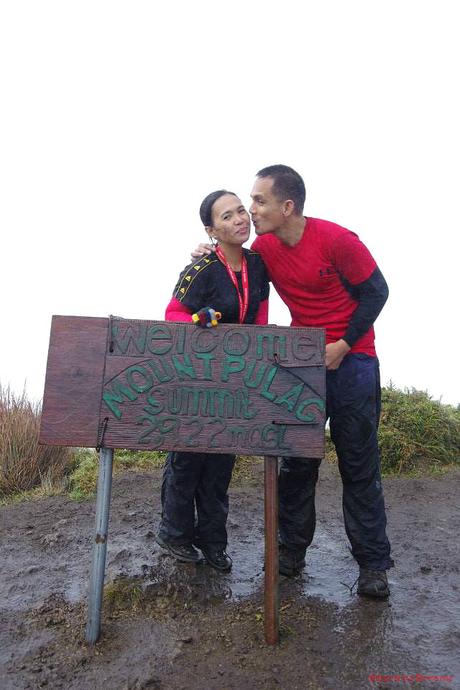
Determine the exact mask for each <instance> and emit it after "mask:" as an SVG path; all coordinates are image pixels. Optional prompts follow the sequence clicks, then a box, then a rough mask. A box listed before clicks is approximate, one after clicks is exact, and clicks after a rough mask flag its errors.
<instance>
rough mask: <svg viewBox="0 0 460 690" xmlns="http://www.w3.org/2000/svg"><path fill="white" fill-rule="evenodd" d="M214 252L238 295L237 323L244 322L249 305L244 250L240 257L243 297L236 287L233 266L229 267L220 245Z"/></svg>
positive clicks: (236, 281) (236, 280) (236, 282)
mask: <svg viewBox="0 0 460 690" xmlns="http://www.w3.org/2000/svg"><path fill="white" fill-rule="evenodd" d="M216 254H217V256H218V257H219V259H220V260H221V261H222V263H223V264H224V266H225V268H226V269H227V273H228V275H229V276H230V280H231V281H232V283H233V285H234V286H235V288H236V294H237V295H238V303H239V305H240V319H239V323H244V320H245V318H246V314H247V311H248V305H249V282H248V265H247V262H246V257H245V255H244V252H243V256H242V257H241V282H242V284H243V297H241V293H240V289H239V287H238V279H237V277H236V275H235V271H234V270H233V268H231V267H230V264H229V263H228V261H227V259H226V258H225V256H224V253H223V251H222V249H221V248H220V247H216Z"/></svg>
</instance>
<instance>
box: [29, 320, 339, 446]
mask: <svg viewBox="0 0 460 690" xmlns="http://www.w3.org/2000/svg"><path fill="white" fill-rule="evenodd" d="M324 421H325V369H324V331H323V330H322V329H309V328H285V327H278V326H246V325H239V324H220V325H219V326H218V327H217V328H212V329H201V328H198V327H197V326H194V325H192V324H184V323H172V322H165V321H139V320H130V319H117V318H115V317H111V318H110V319H95V318H89V317H71V316H69V317H67V316H55V317H53V322H52V328H51V338H50V350H49V358H48V367H47V376H46V384H45V395H44V404H43V415H42V428H41V436H40V441H41V442H42V443H46V444H50V445H54V444H59V445H78V446H88V447H95V446H97V445H104V447H106V448H130V449H136V450H139V449H162V450H185V451H191V452H213V453H235V452H238V453H245V454H250V455H292V456H302V455H303V456H308V457H323V455H324ZM101 430H103V434H104V435H103V439H102V438H101ZM102 441H103V443H102Z"/></svg>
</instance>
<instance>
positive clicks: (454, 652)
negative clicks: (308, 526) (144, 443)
mask: <svg viewBox="0 0 460 690" xmlns="http://www.w3.org/2000/svg"><path fill="white" fill-rule="evenodd" d="M159 479H160V473H159V472H158V473H155V474H125V475H123V476H118V477H116V478H115V479H114V486H113V497H112V510H111V520H110V528H109V542H108V556H107V574H106V584H107V583H110V582H113V581H115V583H116V585H115V586H112V587H110V588H109V589H110V590H111V591H112V597H109V598H108V599H106V601H105V603H104V611H103V633H102V636H101V640H100V641H99V643H98V644H97V645H96V646H95V647H94V648H92V649H91V648H88V647H87V645H86V644H85V642H84V629H85V617H86V601H85V599H86V591H87V585H88V579H89V567H90V561H91V544H92V538H93V524H94V509H95V507H94V501H89V502H86V503H80V504H77V503H74V502H72V501H70V500H68V499H66V498H64V497H57V498H49V499H45V500H42V501H39V502H34V503H25V504H22V505H17V506H11V507H7V508H3V509H1V517H0V519H1V522H0V526H1V536H0V549H1V551H0V553H1V564H0V688H1V690H13V689H15V690H17V689H25V688H44V687H46V688H66V689H69V690H77V689H78V690H86V689H89V688H91V689H94V688H96V689H98V688H104V689H106V688H107V690H109V689H110V690H112V689H113V690H140V689H141V688H161V689H168V690H170V689H171V690H179V689H180V688H183V689H184V690H185V689H186V688H187V689H191V690H194V689H198V688H199V689H200V690H201V689H203V688H204V689H206V690H213V689H214V688H215V689H220V690H230V689H236V688H238V689H239V690H245V689H251V688H265V689H268V690H271V689H272V688H281V689H283V690H284V689H285V688H288V689H289V690H296V689H297V688H298V689H299V690H300V689H302V690H305V689H307V688H314V689H321V690H329V689H331V690H337V689H341V690H342V689H343V690H348V689H350V690H357V689H359V688H372V687H374V688H380V689H381V688H395V687H408V686H410V684H413V685H414V687H418V688H422V687H423V688H442V689H443V690H444V689H446V688H460V653H459V649H460V626H459V621H460V600H459V595H460V589H459V587H460V577H459V541H460V538H459V534H460V510H459V508H458V504H459V495H460V471H456V472H453V473H450V474H449V475H446V476H443V477H441V478H431V477H430V478H423V479H392V480H387V481H386V482H385V494H386V502H387V508H388V518H389V536H390V539H391V542H392V546H393V555H394V558H395V561H396V567H395V568H394V569H393V570H392V571H391V573H390V582H391V586H392V596H391V599H390V601H389V602H374V601H368V600H365V599H362V598H360V597H358V596H357V595H356V594H355V593H354V591H353V592H351V591H350V588H351V587H352V585H353V583H354V581H355V579H356V576H357V568H356V564H355V562H354V561H353V559H352V557H351V555H350V553H349V551H348V545H347V541H346V538H345V534H344V530H343V522H342V517H341V507H340V500H341V499H340V495H341V485H340V480H339V478H338V476H337V471H336V469H335V467H333V466H331V465H328V464H326V463H323V466H322V470H321V479H320V484H319V487H318V528H317V533H316V537H315V541H314V543H313V545H312V547H311V549H310V550H309V553H308V559H307V568H306V570H305V572H304V574H303V575H302V576H299V577H298V578H295V579H293V580H289V579H286V578H281V584H280V595H281V641H280V644H279V646H278V647H276V648H269V647H267V646H266V645H265V642H264V632H263V619H262V612H263V572H262V561H263V476H262V466H261V465H257V466H255V469H254V481H253V483H251V484H249V485H245V486H244V487H234V488H233V489H232V491H231V512H230V518H229V533H230V544H229V552H230V554H231V555H232V557H233V560H234V568H233V571H232V572H231V573H230V574H228V575H222V574H218V573H216V572H215V571H213V570H212V569H210V568H209V567H208V566H194V565H177V564H176V563H175V562H174V561H173V560H172V559H171V558H170V557H169V556H167V555H164V554H163V553H162V552H161V550H160V549H159V547H157V546H156V545H155V543H154V540H153V536H154V533H155V530H156V525H157V523H158V517H159ZM123 578H125V579H123ZM123 586H125V587H126V588H127V590H128V589H129V591H130V592H131V595H130V596H131V600H130V601H131V603H130V605H129V606H126V596H125V597H124V598H123V597H122V598H120V597H121V595H120V592H121V591H122V589H123ZM115 592H118V598H115V597H114V593H115ZM371 674H375V675H376V676H379V675H386V676H390V678H389V679H387V680H379V679H374V680H369V676H370V675H371ZM416 674H423V675H424V676H437V677H438V678H439V677H440V676H452V677H453V678H452V680H449V679H444V680H440V679H438V680H434V679H433V680H427V679H426V678H422V677H421V676H419V677H418V678H417V677H416ZM404 675H405V676H412V682H411V683H410V681H409V679H408V678H406V680H404V678H403V676H404ZM397 676H401V679H400V680H397Z"/></svg>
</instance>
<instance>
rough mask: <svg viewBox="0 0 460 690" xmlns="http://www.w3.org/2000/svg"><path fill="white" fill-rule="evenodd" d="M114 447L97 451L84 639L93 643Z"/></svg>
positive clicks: (97, 623) (97, 625) (98, 613)
mask: <svg viewBox="0 0 460 690" xmlns="http://www.w3.org/2000/svg"><path fill="white" fill-rule="evenodd" d="M112 466H113V450H112V449H111V448H101V451H100V454H99V478H98V482H97V498H96V530H95V531H96V534H95V537H94V545H93V561H92V564H91V579H90V583H89V601H88V622H87V625H86V640H87V642H89V644H95V643H96V642H97V640H98V639H99V635H100V632H101V609H102V593H103V590H104V574H105V557H106V553H107V532H108V525H109V513H110V495H111V491H112Z"/></svg>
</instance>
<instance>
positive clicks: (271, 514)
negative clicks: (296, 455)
mask: <svg viewBox="0 0 460 690" xmlns="http://www.w3.org/2000/svg"><path fill="white" fill-rule="evenodd" d="M264 469H265V501H264V512H265V617H264V622H265V641H266V642H267V644H270V645H274V644H277V643H278V637H279V591H278V579H279V563H278V458H277V457H275V456H273V455H266V456H265V457H264Z"/></svg>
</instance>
